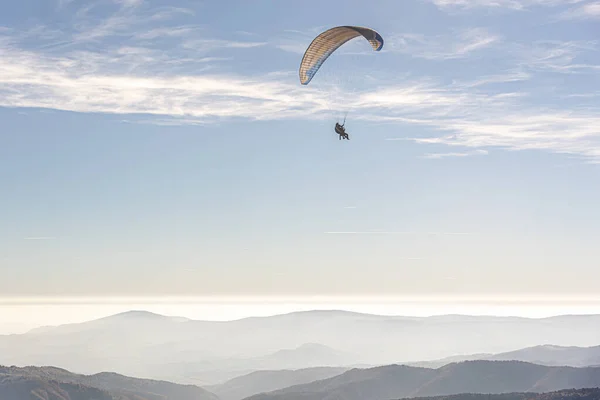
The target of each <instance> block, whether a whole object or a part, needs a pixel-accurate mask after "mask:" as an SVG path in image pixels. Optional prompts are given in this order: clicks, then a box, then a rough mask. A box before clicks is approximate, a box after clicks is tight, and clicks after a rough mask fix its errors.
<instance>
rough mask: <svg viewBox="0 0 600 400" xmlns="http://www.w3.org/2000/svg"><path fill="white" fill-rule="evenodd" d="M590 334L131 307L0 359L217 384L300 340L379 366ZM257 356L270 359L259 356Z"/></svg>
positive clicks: (587, 329) (353, 316)
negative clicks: (202, 314)
mask: <svg viewBox="0 0 600 400" xmlns="http://www.w3.org/2000/svg"><path fill="white" fill-rule="evenodd" d="M599 331H600V316H598V315H582V316H563V317H552V318H543V319H531V318H517V317H487V316H481V317H472V316H460V315H448V316H436V317H427V318H417V317H390V316H378V315H369V314H360V313H353V312H344V311H307V312H296V313H290V314H284V315H276V316H271V317H255V318H245V319H240V320H236V321H227V322H213V321H194V320H188V319H184V318H176V317H165V316H161V315H156V314H152V313H148V312H139V311H138V312H129V313H123V314H118V315H115V316H111V317H106V318H102V319H99V320H95V321H90V322H85V323H80V324H69V325H64V326H58V327H45V328H43V329H41V330H34V331H31V332H28V333H25V334H20V335H7V336H0V354H1V357H0V362H2V363H4V364H14V365H21V366H22V365H57V366H60V367H62V368H67V369H69V370H71V371H75V372H78V373H86V374H91V373H95V372H98V371H107V370H108V371H115V372H118V373H122V374H125V375H130V376H140V377H150V378H156V379H164V380H169V381H174V382H187V383H189V382H193V383H196V384H216V383H222V382H224V381H225V380H228V379H231V378H233V377H235V376H239V375H242V374H246V373H249V372H252V371H255V370H260V369H273V370H276V369H288V368H290V365H289V364H286V361H285V359H286V357H279V358H278V356H277V355H275V356H273V354H276V353H277V352H278V351H280V350H283V349H297V348H299V347H301V346H303V345H305V344H307V343H315V344H318V345H322V346H327V347H329V348H331V349H335V350H334V351H335V352H337V353H338V355H343V357H341V358H340V359H337V358H335V357H336V356H334V357H333V358H331V359H330V365H331V366H351V365H365V364H366V365H385V364H392V363H399V362H406V361H408V360H434V359H439V358H443V357H448V356H453V355H455V354H473V353H494V354H495V353H500V352H505V351H512V350H514V349H516V348H522V347H530V346H536V345H539V344H540V342H542V343H553V344H555V345H564V346H592V345H598V342H597V341H598V335H597V332H599ZM249 332H252V334H251V335H249V334H248V333H249ZM279 354H281V353H279ZM297 354H300V353H297ZM265 357H266V358H267V359H270V360H271V361H269V362H268V363H267V362H265ZM327 357H329V356H327ZM296 360H297V362H296V363H295V364H294V365H293V368H294V369H297V368H307V367H313V366H316V365H315V363H314V362H313V361H314V358H313V357H312V356H311V357H304V356H300V357H297V358H296ZM305 362H309V363H310V364H308V365H303V364H304V363H305ZM334 363H340V364H334ZM341 363H343V364H341ZM281 364H283V365H281Z"/></svg>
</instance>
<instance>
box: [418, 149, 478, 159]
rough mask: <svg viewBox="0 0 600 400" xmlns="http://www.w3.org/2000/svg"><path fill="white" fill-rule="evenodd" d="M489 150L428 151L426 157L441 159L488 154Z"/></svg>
mask: <svg viewBox="0 0 600 400" xmlns="http://www.w3.org/2000/svg"><path fill="white" fill-rule="evenodd" d="M487 154H488V151H487V150H473V151H465V152H462V153H458V152H454V153H427V154H425V155H424V157H425V158H432V159H439V158H447V157H469V156H475V155H487Z"/></svg>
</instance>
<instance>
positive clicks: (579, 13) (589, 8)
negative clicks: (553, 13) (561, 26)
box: [561, 1, 600, 19]
mask: <svg viewBox="0 0 600 400" xmlns="http://www.w3.org/2000/svg"><path fill="white" fill-rule="evenodd" d="M561 17H562V18H564V19H600V2H599V1H596V2H592V3H586V4H583V5H581V6H579V7H575V8H572V9H570V10H567V11H565V12H564V13H562V14H561Z"/></svg>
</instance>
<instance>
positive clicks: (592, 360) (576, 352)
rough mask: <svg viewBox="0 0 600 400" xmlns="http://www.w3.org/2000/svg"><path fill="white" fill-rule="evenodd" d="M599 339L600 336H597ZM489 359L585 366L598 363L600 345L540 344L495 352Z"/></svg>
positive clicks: (599, 361)
mask: <svg viewBox="0 0 600 400" xmlns="http://www.w3.org/2000/svg"><path fill="white" fill-rule="evenodd" d="M599 341H600V337H599ZM487 359H489V360H521V361H528V362H531V363H534V364H541V365H566V366H571V367H587V366H592V365H599V364H600V346H593V347H577V346H568V347H565V346H554V345H542V346H534V347H528V348H525V349H520V350H516V351H510V352H506V353H500V354H495V355H493V356H490V357H488V358H487Z"/></svg>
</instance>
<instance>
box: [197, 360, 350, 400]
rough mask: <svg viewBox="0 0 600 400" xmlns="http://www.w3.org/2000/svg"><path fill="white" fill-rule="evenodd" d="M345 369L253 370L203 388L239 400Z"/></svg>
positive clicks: (228, 399) (220, 396) (334, 374)
mask: <svg viewBox="0 0 600 400" xmlns="http://www.w3.org/2000/svg"><path fill="white" fill-rule="evenodd" d="M347 370H348V368H338V367H316V368H305V369H298V370H279V371H255V372H252V373H250V374H247V375H243V376H240V377H237V378H233V379H230V380H229V381H227V382H225V383H223V384H220V385H213V386H205V389H207V390H209V391H211V392H212V393H215V394H216V395H217V396H219V399H221V400H240V399H243V398H245V397H249V396H252V395H254V394H257V393H264V392H270V391H273V390H277V389H283V388H285V387H288V386H294V385H300V384H303V383H309V382H313V381H317V380H321V379H327V378H331V377H333V376H336V375H339V374H342V373H344V372H346V371H347Z"/></svg>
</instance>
